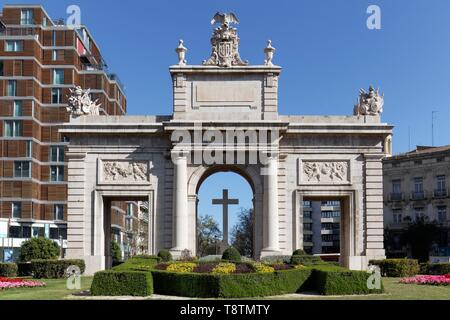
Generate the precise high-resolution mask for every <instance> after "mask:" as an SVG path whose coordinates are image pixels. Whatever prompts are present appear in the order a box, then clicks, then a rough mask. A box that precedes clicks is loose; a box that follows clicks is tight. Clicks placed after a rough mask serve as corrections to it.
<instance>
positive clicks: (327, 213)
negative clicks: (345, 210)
mask: <svg viewBox="0 0 450 320" xmlns="http://www.w3.org/2000/svg"><path fill="white" fill-rule="evenodd" d="M340 216H341V212H340V211H322V218H339V217H340Z"/></svg>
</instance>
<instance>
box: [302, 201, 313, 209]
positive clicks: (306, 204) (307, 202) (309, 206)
mask: <svg viewBox="0 0 450 320" xmlns="http://www.w3.org/2000/svg"><path fill="white" fill-rule="evenodd" d="M303 207H305V208H311V201H303Z"/></svg>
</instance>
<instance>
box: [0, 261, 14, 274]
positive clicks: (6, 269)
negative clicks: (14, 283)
mask: <svg viewBox="0 0 450 320" xmlns="http://www.w3.org/2000/svg"><path fill="white" fill-rule="evenodd" d="M0 277H17V264H15V263H10V262H5V263H0Z"/></svg>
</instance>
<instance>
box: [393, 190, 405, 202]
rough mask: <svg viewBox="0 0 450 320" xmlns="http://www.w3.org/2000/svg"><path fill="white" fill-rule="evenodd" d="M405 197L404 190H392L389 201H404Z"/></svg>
mask: <svg viewBox="0 0 450 320" xmlns="http://www.w3.org/2000/svg"><path fill="white" fill-rule="evenodd" d="M403 200H405V197H404V195H403V192H392V193H390V194H389V201H403Z"/></svg>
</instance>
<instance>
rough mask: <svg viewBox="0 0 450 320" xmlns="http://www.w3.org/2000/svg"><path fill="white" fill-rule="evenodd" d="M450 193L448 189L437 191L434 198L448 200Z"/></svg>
mask: <svg viewBox="0 0 450 320" xmlns="http://www.w3.org/2000/svg"><path fill="white" fill-rule="evenodd" d="M449 193H450V192H449V191H448V190H446V189H436V190H434V193H433V198H438V199H439V198H446V197H448V194H449Z"/></svg>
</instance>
